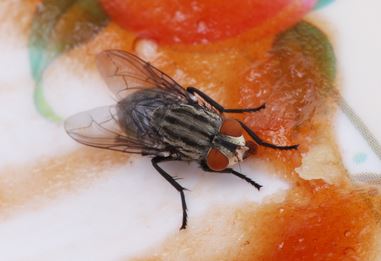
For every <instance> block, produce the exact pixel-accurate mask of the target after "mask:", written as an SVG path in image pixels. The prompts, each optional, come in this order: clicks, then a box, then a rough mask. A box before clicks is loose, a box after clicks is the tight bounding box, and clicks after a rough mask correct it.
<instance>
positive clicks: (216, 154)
mask: <svg viewBox="0 0 381 261" xmlns="http://www.w3.org/2000/svg"><path fill="white" fill-rule="evenodd" d="M206 163H207V165H208V167H209V168H210V169H211V170H215V171H220V170H224V169H226V168H227V166H228V165H229V159H228V158H227V157H226V156H225V155H224V154H222V152H221V151H219V150H218V149H215V148H212V149H211V150H210V151H209V153H208V156H207V157H206Z"/></svg>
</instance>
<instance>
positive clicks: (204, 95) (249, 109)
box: [187, 87, 266, 113]
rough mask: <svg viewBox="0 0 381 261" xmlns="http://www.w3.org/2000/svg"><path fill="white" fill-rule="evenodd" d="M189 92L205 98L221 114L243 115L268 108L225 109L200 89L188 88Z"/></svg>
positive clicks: (264, 105) (262, 106)
mask: <svg viewBox="0 0 381 261" xmlns="http://www.w3.org/2000/svg"><path fill="white" fill-rule="evenodd" d="M187 92H189V93H191V94H194V93H196V94H198V95H199V96H200V97H201V98H203V99H204V100H205V101H206V102H208V103H209V104H211V105H212V106H213V107H214V108H216V109H217V110H218V111H219V112H226V113H243V112H256V111H259V110H262V109H264V108H265V107H266V104H262V105H261V106H259V107H256V108H247V109H225V108H224V107H223V106H222V105H220V104H219V103H217V102H216V101H215V100H213V99H212V98H211V97H209V96H208V95H206V94H205V93H203V92H202V91H200V90H199V89H197V88H194V87H188V88H187Z"/></svg>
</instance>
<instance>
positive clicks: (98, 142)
mask: <svg viewBox="0 0 381 261" xmlns="http://www.w3.org/2000/svg"><path fill="white" fill-rule="evenodd" d="M97 67H98V69H99V71H100V73H101V75H102V76H103V78H104V80H105V81H106V83H107V85H108V87H109V89H110V90H111V91H112V93H113V94H114V96H115V98H116V99H117V103H116V104H115V105H111V106H105V107H99V108H96V109H93V110H90V111H86V112H81V113H78V114H76V115H74V116H72V117H70V118H69V119H67V120H66V121H65V129H66V132H67V133H68V134H69V135H70V136H71V137H72V138H73V139H74V140H76V141H78V142H80V143H82V144H85V145H88V146H93V147H97V148H104V149H109V150H116V151H121V152H127V153H137V154H141V155H147V156H151V162H152V165H153V167H154V168H155V169H156V171H157V172H158V173H159V174H160V175H161V176H162V177H163V178H164V179H166V180H167V181H168V182H169V183H170V184H171V185H172V186H173V187H174V188H175V189H176V190H177V191H178V192H179V193H180V196H181V204H182V212H183V213H182V224H181V228H180V229H185V228H186V225H187V206H186V201H185V195H184V190H185V188H184V187H183V186H181V185H180V183H178V181H177V179H176V178H174V177H172V176H171V175H170V174H168V173H167V172H166V171H165V170H164V169H162V168H161V167H160V166H159V163H160V162H163V161H179V160H180V161H197V162H198V163H199V164H200V167H201V168H202V169H203V170H204V171H207V172H217V173H230V174H233V175H235V176H237V177H239V178H241V179H243V180H245V181H247V182H248V183H250V184H251V185H253V186H254V187H255V188H257V189H258V190H259V189H260V188H261V185H259V184H258V183H256V182H255V181H254V180H252V179H250V178H248V177H246V176H245V175H243V174H241V173H239V172H237V171H235V170H233V169H232V167H233V166H234V165H235V164H236V163H238V162H241V161H242V160H243V159H245V158H246V157H247V156H248V155H250V154H251V153H254V152H255V150H256V147H257V145H260V146H265V147H269V148H273V149H279V150H291V149H296V148H297V147H298V145H292V146H278V145H274V144H270V143H267V142H265V141H263V140H262V139H261V138H260V137H258V136H257V135H256V134H255V133H254V132H253V131H252V130H251V129H250V128H249V127H248V126H246V125H245V124H244V123H243V122H242V121H240V120H236V119H232V118H229V117H227V116H226V115H225V114H228V113H244V112H256V111H259V110H261V109H263V108H265V105H264V104H263V105H262V106H259V107H257V108H246V109H226V108H224V107H223V106H221V105H220V104H218V103H217V102H216V101H214V100H213V99H212V98H210V97H209V96H208V95H206V94H205V93H203V92H202V91H200V90H198V89H197V88H194V87H188V88H186V89H184V88H183V87H181V86H180V85H179V84H178V83H177V82H176V81H175V80H173V79H172V78H170V77H169V76H168V75H166V74H165V73H163V72H161V71H160V70H158V69H156V68H155V67H153V66H152V65H150V64H149V63H147V62H145V61H143V60H141V59H140V58H139V57H137V56H135V55H133V54H130V53H128V52H125V51H121V50H106V51H103V52H102V53H100V54H99V55H98V56H97ZM243 132H246V133H247V134H248V135H249V136H250V137H251V138H252V140H245V138H244V136H243Z"/></svg>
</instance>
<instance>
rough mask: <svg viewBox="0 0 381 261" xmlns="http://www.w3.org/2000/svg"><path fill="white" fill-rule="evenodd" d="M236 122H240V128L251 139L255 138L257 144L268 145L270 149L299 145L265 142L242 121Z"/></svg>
mask: <svg viewBox="0 0 381 261" xmlns="http://www.w3.org/2000/svg"><path fill="white" fill-rule="evenodd" d="M238 122H239V123H240V124H241V126H242V128H243V129H244V130H245V131H246V132H247V134H249V135H250V137H251V138H252V139H253V140H255V142H256V143H258V145H261V146H264V147H268V148H272V149H277V150H296V149H297V148H298V146H299V145H291V146H278V145H275V144H271V143H267V142H265V141H263V140H262V139H261V138H259V137H258V135H257V134H255V132H254V131H252V130H251V129H250V128H249V127H248V126H246V125H245V124H244V123H243V122H242V121H238Z"/></svg>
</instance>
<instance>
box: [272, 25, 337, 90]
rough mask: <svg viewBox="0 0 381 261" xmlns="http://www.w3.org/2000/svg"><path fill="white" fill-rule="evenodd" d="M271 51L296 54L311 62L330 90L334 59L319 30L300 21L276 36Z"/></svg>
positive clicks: (329, 45)
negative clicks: (321, 74)
mask: <svg viewBox="0 0 381 261" xmlns="http://www.w3.org/2000/svg"><path fill="white" fill-rule="evenodd" d="M273 51H274V52H278V53H280V54H287V53H290V52H295V51H296V52H298V53H301V54H302V55H303V57H306V59H309V61H311V62H313V63H314V64H315V66H316V69H317V70H318V71H320V72H321V73H323V76H324V77H325V78H326V79H327V80H328V81H329V83H330V84H329V86H322V88H323V89H324V88H325V87H326V88H332V87H333V82H334V80H335V76H336V58H335V53H334V50H333V47H332V45H331V43H330V41H329V39H328V37H327V36H326V35H325V34H324V33H323V32H322V31H320V29H319V28H317V27H316V26H314V25H313V24H310V23H308V22H305V21H302V22H299V23H298V24H296V25H295V26H294V27H292V28H290V29H288V30H287V31H285V32H283V33H281V34H280V35H278V37H277V39H276V40H275V42H274V44H273Z"/></svg>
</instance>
